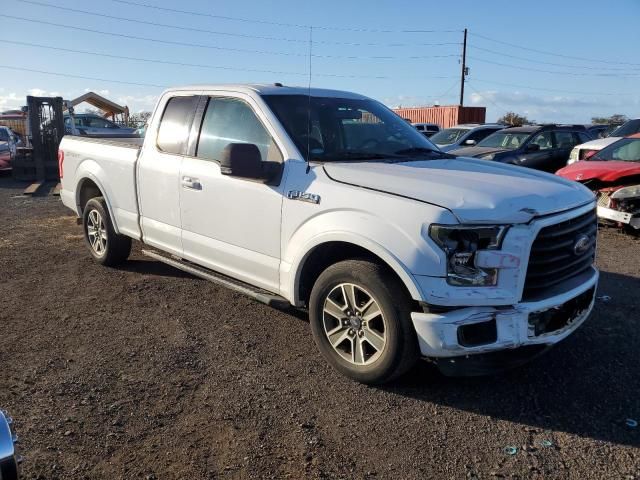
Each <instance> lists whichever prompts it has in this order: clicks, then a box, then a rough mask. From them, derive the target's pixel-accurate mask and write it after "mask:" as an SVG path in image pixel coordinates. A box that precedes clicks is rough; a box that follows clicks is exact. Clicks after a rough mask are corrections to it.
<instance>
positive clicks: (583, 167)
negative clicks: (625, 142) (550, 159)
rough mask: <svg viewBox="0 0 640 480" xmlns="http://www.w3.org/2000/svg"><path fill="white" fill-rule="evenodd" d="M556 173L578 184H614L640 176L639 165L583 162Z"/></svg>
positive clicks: (613, 162)
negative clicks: (599, 182) (593, 181)
mask: <svg viewBox="0 0 640 480" xmlns="http://www.w3.org/2000/svg"><path fill="white" fill-rule="evenodd" d="M557 173H558V175H560V176H562V177H564V178H567V179H569V180H576V181H579V182H584V181H586V180H594V179H596V180H600V181H602V182H615V181H617V180H619V179H621V178H623V177H629V176H635V175H640V163H639V162H620V161H615V160H607V161H602V162H599V161H591V160H583V161H581V162H576V163H572V164H571V165H568V166H566V167H564V168H561V169H560V170H558V172H557Z"/></svg>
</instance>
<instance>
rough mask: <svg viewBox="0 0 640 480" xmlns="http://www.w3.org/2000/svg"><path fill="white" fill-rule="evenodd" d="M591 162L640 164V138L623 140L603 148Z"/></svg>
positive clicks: (591, 158)
mask: <svg viewBox="0 0 640 480" xmlns="http://www.w3.org/2000/svg"><path fill="white" fill-rule="evenodd" d="M589 160H620V161H623V162H640V138H623V139H622V140H618V141H617V142H615V143H612V144H611V145H609V146H608V147H605V148H603V149H602V150H600V151H599V152H598V153H596V154H595V155H593V156H592V157H590V158H589Z"/></svg>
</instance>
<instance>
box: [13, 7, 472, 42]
mask: <svg viewBox="0 0 640 480" xmlns="http://www.w3.org/2000/svg"><path fill="white" fill-rule="evenodd" d="M14 1H16V2H20V3H27V4H30V5H38V6H42V7H48V8H54V9H56V10H64V11H66V12H74V13H80V14H83V15H92V16H94V17H100V18H108V19H111V20H118V21H123V22H131V23H137V24H140V25H150V26H153V27H162V28H172V29H175V30H183V31H188V32H200V33H209V34H212V35H222V36H228V37H238V38H252V39H257V40H272V41H282V42H291V43H302V44H306V43H307V42H308V40H307V39H299V38H286V37H272V36H264V35H249V34H244V33H235V32H223V31H220V30H209V29H205V28H196V27H185V26H181V25H173V24H168V23H159V22H150V21H147V20H140V19H134V18H128V17H119V16H116V15H108V14H106V13H98V12H91V11H88V10H81V9H79V8H70V7H63V6H60V5H54V4H50V3H45V2H38V1H35V0H14ZM314 43H318V44H325V45H345V46H366V47H409V46H429V47H440V46H449V45H459V44H460V43H459V42H439V43H434V42H414V43H359V42H335V41H329V40H324V41H323V40H315V41H314Z"/></svg>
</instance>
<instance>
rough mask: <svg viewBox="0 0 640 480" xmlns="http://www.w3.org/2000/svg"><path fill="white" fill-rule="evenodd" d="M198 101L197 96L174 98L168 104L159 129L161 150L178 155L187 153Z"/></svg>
mask: <svg viewBox="0 0 640 480" xmlns="http://www.w3.org/2000/svg"><path fill="white" fill-rule="evenodd" d="M197 100H198V97H196V96H189V97H173V98H171V99H170V100H169V101H168V102H167V106H166V107H165V109H164V112H163V113H162V119H161V120H160V127H159V128H158V138H157V140H156V144H157V146H158V149H159V150H161V151H163V152H166V153H175V154H177V155H183V154H184V153H185V150H186V146H187V141H188V139H189V130H190V129H191V121H192V119H193V113H194V111H195V108H196V103H197Z"/></svg>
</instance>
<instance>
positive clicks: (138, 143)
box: [65, 135, 144, 149]
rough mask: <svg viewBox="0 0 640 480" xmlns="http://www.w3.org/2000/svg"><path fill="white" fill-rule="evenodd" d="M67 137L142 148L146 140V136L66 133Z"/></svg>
mask: <svg viewBox="0 0 640 480" xmlns="http://www.w3.org/2000/svg"><path fill="white" fill-rule="evenodd" d="M65 136H66V137H70V138H73V139H74V140H80V141H83V142H92V143H100V144H104V145H115V146H117V147H127V148H136V149H138V148H140V147H142V143H143V142H144V138H140V137H132V136H127V137H115V136H106V135H104V136H102V135H65Z"/></svg>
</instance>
